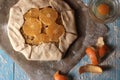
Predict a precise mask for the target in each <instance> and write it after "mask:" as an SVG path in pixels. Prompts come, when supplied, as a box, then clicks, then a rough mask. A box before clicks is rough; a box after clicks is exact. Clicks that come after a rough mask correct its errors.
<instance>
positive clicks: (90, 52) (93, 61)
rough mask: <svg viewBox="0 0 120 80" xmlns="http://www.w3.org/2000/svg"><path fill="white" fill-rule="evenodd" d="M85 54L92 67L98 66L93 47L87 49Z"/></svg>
mask: <svg viewBox="0 0 120 80" xmlns="http://www.w3.org/2000/svg"><path fill="white" fill-rule="evenodd" d="M86 53H87V55H88V56H89V58H90V60H91V62H92V64H93V65H98V64H99V62H98V58H97V53H96V50H95V49H94V48H93V47H88V48H87V49H86Z"/></svg>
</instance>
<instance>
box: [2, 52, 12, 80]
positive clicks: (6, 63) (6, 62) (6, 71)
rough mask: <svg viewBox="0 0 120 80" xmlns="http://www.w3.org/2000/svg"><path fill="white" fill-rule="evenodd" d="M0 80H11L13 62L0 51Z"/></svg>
mask: <svg viewBox="0 0 120 80" xmlns="http://www.w3.org/2000/svg"><path fill="white" fill-rule="evenodd" d="M0 80H13V61H12V60H11V59H10V58H9V56H8V55H7V54H5V52H4V51H2V50H0Z"/></svg>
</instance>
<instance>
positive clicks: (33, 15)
mask: <svg viewBox="0 0 120 80" xmlns="http://www.w3.org/2000/svg"><path fill="white" fill-rule="evenodd" d="M24 18H25V20H27V18H39V8H32V9H30V10H29V11H28V12H27V13H26V14H25V15H24Z"/></svg>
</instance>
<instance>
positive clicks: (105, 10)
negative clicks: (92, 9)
mask: <svg viewBox="0 0 120 80" xmlns="http://www.w3.org/2000/svg"><path fill="white" fill-rule="evenodd" d="M97 10H98V12H99V14H101V15H103V16H105V15H107V14H109V13H110V6H109V5H108V4H105V3H103V4H100V5H99V6H98V7H97Z"/></svg>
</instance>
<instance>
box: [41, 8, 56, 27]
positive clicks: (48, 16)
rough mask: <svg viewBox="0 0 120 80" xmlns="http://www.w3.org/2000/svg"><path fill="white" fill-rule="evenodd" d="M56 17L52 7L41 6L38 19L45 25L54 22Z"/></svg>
mask: <svg viewBox="0 0 120 80" xmlns="http://www.w3.org/2000/svg"><path fill="white" fill-rule="evenodd" d="M57 18H58V13H57V11H56V10H54V9H52V8H43V9H42V10H40V13H39V19H40V20H41V21H42V22H43V23H44V24H46V25H50V24H51V23H54V22H55V21H56V20H57Z"/></svg>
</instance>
